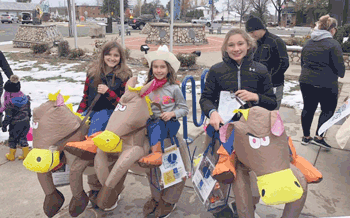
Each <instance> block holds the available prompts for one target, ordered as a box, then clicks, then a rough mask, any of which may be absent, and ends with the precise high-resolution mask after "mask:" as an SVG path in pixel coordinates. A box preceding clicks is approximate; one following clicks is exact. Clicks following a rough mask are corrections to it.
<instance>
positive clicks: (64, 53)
mask: <svg viewBox="0 0 350 218" xmlns="http://www.w3.org/2000/svg"><path fill="white" fill-rule="evenodd" d="M69 52H70V48H69V43H68V41H66V40H64V41H61V42H60V43H59V44H58V56H60V57H68V55H69Z"/></svg>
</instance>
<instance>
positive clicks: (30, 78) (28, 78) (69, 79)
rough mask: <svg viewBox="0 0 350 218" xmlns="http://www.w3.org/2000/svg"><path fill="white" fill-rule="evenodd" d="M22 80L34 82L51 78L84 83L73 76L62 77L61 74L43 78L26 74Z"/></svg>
mask: <svg viewBox="0 0 350 218" xmlns="http://www.w3.org/2000/svg"><path fill="white" fill-rule="evenodd" d="M22 80H24V81H27V82H32V81H39V82H47V81H50V80H64V81H66V82H71V83H78V82H80V83H82V84H84V83H83V82H81V81H77V80H74V79H73V78H71V77H62V76H61V75H59V76H53V77H47V78H42V79H35V78H33V77H31V76H24V77H22Z"/></svg>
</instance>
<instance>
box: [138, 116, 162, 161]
mask: <svg viewBox="0 0 350 218" xmlns="http://www.w3.org/2000/svg"><path fill="white" fill-rule="evenodd" d="M147 125H148V127H147V134H148V137H149V141H150V147H151V150H152V153H151V154H149V155H147V156H146V157H143V158H141V159H140V160H139V162H138V163H139V165H140V166H141V167H144V168H153V167H158V166H160V165H162V151H163V149H164V148H163V147H162V146H161V145H162V144H163V142H164V139H165V138H166V135H167V131H166V126H165V122H164V121H163V120H155V121H148V122H147Z"/></svg>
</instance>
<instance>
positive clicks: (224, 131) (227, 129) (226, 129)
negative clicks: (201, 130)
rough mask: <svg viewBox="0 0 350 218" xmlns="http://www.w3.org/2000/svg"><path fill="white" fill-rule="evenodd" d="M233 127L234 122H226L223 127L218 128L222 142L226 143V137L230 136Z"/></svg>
mask: <svg viewBox="0 0 350 218" xmlns="http://www.w3.org/2000/svg"><path fill="white" fill-rule="evenodd" d="M233 129H234V123H227V124H226V125H224V126H223V127H221V128H220V130H219V133H220V140H221V142H222V143H226V142H227V140H228V138H230V136H231V134H232V131H233Z"/></svg>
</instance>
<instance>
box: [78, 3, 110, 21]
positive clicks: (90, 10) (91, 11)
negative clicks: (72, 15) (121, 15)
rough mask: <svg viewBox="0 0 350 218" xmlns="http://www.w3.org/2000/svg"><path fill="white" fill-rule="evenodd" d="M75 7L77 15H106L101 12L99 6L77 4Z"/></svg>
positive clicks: (94, 16)
mask: <svg viewBox="0 0 350 218" xmlns="http://www.w3.org/2000/svg"><path fill="white" fill-rule="evenodd" d="M75 9H76V15H77V17H80V16H84V17H93V18H96V17H107V14H102V13H101V9H102V7H101V6H89V5H78V6H76V8H75Z"/></svg>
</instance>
